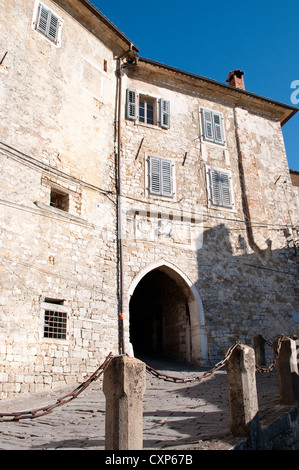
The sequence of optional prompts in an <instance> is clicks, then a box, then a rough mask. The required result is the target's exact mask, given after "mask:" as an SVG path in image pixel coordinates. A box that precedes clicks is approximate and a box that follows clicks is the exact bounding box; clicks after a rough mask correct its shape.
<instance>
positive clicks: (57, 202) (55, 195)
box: [50, 188, 69, 212]
mask: <svg viewBox="0 0 299 470" xmlns="http://www.w3.org/2000/svg"><path fill="white" fill-rule="evenodd" d="M50 206H52V207H55V208H56V209H60V210H62V211H66V212H68V210H69V195H68V194H67V193H63V192H61V191H58V190H57V189H55V188H51V195H50Z"/></svg>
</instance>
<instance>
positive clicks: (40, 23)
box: [37, 5, 50, 35]
mask: <svg viewBox="0 0 299 470" xmlns="http://www.w3.org/2000/svg"><path fill="white" fill-rule="evenodd" d="M49 13H50V12H49V10H47V9H46V8H45V7H44V6H43V5H40V7H39V16H38V20H37V29H38V30H39V31H40V32H41V33H43V34H45V35H46V32H47V23H48V17H49Z"/></svg>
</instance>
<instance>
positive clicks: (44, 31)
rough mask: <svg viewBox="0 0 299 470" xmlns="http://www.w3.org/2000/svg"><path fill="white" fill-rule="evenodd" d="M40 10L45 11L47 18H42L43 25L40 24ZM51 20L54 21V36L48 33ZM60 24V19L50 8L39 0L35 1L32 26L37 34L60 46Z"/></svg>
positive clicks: (61, 22)
mask: <svg viewBox="0 0 299 470" xmlns="http://www.w3.org/2000/svg"><path fill="white" fill-rule="evenodd" d="M42 12H44V13H45V12H47V18H44V21H45V25H44V27H43V26H42V25H41V16H42ZM53 20H55V22H56V26H55V36H53V34H51V33H50V30H51V27H53ZM51 23H52V25H51ZM62 24H63V21H62V19H61V18H60V17H59V16H58V15H57V14H56V13H54V12H53V10H52V9H50V8H49V7H48V6H46V5H45V4H44V3H42V2H40V1H37V2H36V5H35V10H34V16H33V23H32V27H33V29H34V30H35V31H36V32H37V33H38V34H41V35H42V36H44V38H45V39H46V40H47V41H49V42H50V43H51V44H52V45H54V46H56V47H60V45H61V29H62Z"/></svg>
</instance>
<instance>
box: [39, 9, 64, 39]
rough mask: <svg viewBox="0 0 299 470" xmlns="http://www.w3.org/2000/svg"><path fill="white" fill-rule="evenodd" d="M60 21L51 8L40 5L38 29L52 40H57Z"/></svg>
mask: <svg viewBox="0 0 299 470" xmlns="http://www.w3.org/2000/svg"><path fill="white" fill-rule="evenodd" d="M58 27H59V21H58V18H57V16H55V15H54V14H53V13H52V12H51V11H50V10H48V9H47V8H45V7H44V6H43V5H40V7H39V15H38V20H37V27H36V28H37V30H38V31H40V32H41V33H43V34H44V35H45V36H46V37H47V38H49V39H50V40H51V41H53V42H56V41H57V35H58Z"/></svg>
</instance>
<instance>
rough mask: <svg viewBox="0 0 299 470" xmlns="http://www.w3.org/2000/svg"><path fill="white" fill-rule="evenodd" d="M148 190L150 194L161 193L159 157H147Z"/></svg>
mask: <svg viewBox="0 0 299 470" xmlns="http://www.w3.org/2000/svg"><path fill="white" fill-rule="evenodd" d="M149 190H150V193H151V194H161V165H160V159H159V158H153V157H150V158H149Z"/></svg>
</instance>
